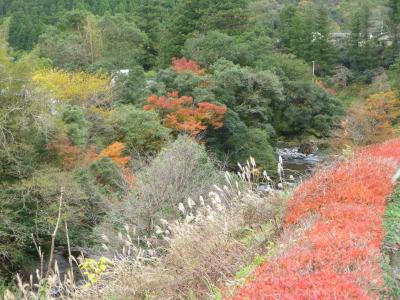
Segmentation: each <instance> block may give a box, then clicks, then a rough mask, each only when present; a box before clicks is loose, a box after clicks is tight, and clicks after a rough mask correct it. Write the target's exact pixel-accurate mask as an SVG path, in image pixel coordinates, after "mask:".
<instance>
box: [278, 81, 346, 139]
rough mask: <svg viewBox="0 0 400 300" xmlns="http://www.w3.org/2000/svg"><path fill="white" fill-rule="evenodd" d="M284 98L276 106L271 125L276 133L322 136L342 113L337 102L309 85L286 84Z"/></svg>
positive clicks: (334, 98)
mask: <svg viewBox="0 0 400 300" xmlns="http://www.w3.org/2000/svg"><path fill="white" fill-rule="evenodd" d="M285 96H286V97H285V100H284V101H282V102H280V103H278V104H277V106H276V109H275V112H276V113H275V115H274V122H273V124H274V127H275V129H276V130H277V131H278V133H280V134H287V135H302V134H304V133H311V134H315V135H317V136H326V135H329V132H330V130H331V129H332V127H334V126H337V124H338V117H340V116H341V115H343V114H344V108H343V105H342V103H341V102H340V101H339V99H337V98H336V97H334V96H332V95H330V94H328V93H327V92H326V91H324V90H322V89H321V88H319V87H317V86H315V85H314V84H312V83H295V82H291V83H288V84H287V86H286V95H285Z"/></svg>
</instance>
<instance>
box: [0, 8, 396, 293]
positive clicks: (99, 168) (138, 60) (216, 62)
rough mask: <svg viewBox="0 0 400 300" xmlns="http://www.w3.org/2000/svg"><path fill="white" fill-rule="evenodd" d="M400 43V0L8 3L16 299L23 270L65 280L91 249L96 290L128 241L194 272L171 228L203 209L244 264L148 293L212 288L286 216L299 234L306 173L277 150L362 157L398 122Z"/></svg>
mask: <svg viewBox="0 0 400 300" xmlns="http://www.w3.org/2000/svg"><path fill="white" fill-rule="evenodd" d="M399 54H400V1H398V0H379V1H373V0H368V1H366V0H357V1H354V0H353V1H351V0H343V1H339V0H318V1H317V0H316V1H311V0H308V1H307V0H302V1H295V0H230V1H211V0H29V1H25V0H0V99H1V102H0V185H1V189H0V220H1V222H0V295H1V294H2V293H3V291H5V290H6V288H7V290H12V291H13V292H16V291H17V290H19V292H20V293H21V290H24V291H25V288H22V289H21V284H22V283H21V284H20V285H19V288H18V282H17V281H16V274H17V273H19V274H20V276H21V277H22V279H21V282H28V281H29V274H36V273H35V272H36V271H35V270H36V268H39V269H41V271H40V276H36V277H39V278H36V277H35V278H36V279H34V280H33V281H34V282H37V283H38V284H39V286H41V287H43V289H44V290H45V292H44V293H47V294H51V293H53V292H54V288H53V289H51V288H50V286H51V284H50V283H49V282H51V280H50V279H49V278H50V277H49V276H50V275H52V274H54V271H55V267H54V260H55V259H54V258H53V254H54V253H57V251H59V253H61V252H62V253H64V254H62V255H64V256H66V257H68V258H71V257H72V255H71V251H72V252H74V253H75V254H76V253H80V252H82V253H84V254H85V255H86V256H88V257H89V258H88V259H89V261H88V260H86V261H85V260H83V262H81V263H80V264H79V263H78V264H79V266H80V270H81V271H82V273H84V274H81V275H82V276H83V278H84V279H86V280H87V281H89V283H90V284H89V286H92V285H93V284H95V282H96V281H97V280H98V279H100V274H101V273H102V272H103V271H104V270H105V269H106V268H108V267H109V266H108V267H105V266H99V265H100V262H99V260H98V261H97V263H96V267H93V266H92V267H88V265H90V262H91V260H90V259H92V258H91V257H93V261H94V262H96V258H99V257H103V256H104V257H115V256H116V253H119V251H120V250H121V249H122V248H124V247H127V245H128V246H129V247H128V248H129V249H131V250H132V249H133V248H135V249H136V248H137V249H139V248H140V249H144V250H143V251H147V252H146V254H144V257H145V258H146V259H147V258H149V257H156V261H157V263H154V261H152V263H150V265H152V266H153V263H154V264H155V265H157V266H158V268H161V267H160V264H161V265H162V266H163V267H164V266H165V265H167V266H166V267H165V269H164V271H165V272H166V273H168V271H166V270H168V268H169V267H171V264H172V265H173V267H174V268H175V269H173V270H175V271H176V272H179V269H185V268H186V269H187V268H189V269H190V267H189V266H188V265H180V264H179V263H177V262H176V261H175V259H176V257H179V255H177V253H174V255H175V256H174V255H173V254H171V253H170V252H169V251H170V250H165V248H168V247H167V246H166V245H167V244H168V243H169V240H170V238H169V237H166V236H167V235H168V234H171V232H172V230H170V229H168V230H166V231H168V234H165V232H164V231H163V230H164V229H163V230H161V228H163V227H162V224H164V223H165V222H174V221H177V222H178V221H179V222H181V221H182V222H183V223H185V224H186V225H188V224H191V223H193V222H197V221H198V220H197V219H196V218H195V216H196V215H197V214H198V212H199V211H200V209H197V208H196V206H199V205H203V206H204V207H203V208H207V209H206V210H207V211H208V212H207V215H208V216H209V215H212V213H210V211H211V210H214V209H215V210H216V211H217V212H222V211H224V214H223V216H224V217H223V218H225V219H223V220H224V221H223V222H222V221H221V219H218V218H217V219H218V220H219V221H218V222H220V223H218V226H219V227H218V226H217V225H215V228H218V230H220V231H218V234H219V235H218V234H216V235H215V237H220V238H221V239H222V240H224V242H225V243H227V244H218V243H220V242H221V240H218V241H211V238H210V245H213V246H210V245H209V246H208V248H209V249H214V248H210V247H216V248H221V249H222V248H223V249H224V250H223V251H225V252H223V251H222V250H221V251H222V252H221V253H222V254H221V256H223V257H225V258H226V264H229V266H232V268H228V267H227V269H223V268H221V269H223V271H218V272H215V269H216V268H215V266H213V271H210V270H209V269H207V266H205V267H204V268H205V269H206V270H203V269H202V270H201V271H200V270H198V269H194V270H191V273H190V274H189V275H188V274H186V275H187V277H185V279H182V280H183V282H179V283H177V282H176V281H174V282H173V284H172V283H171V282H170V281H168V280H166V279H165V278H164V279H165V280H164V279H162V280H161V279H160V282H162V284H164V286H162V284H161V283H160V285H158V286H157V285H156V284H155V283H154V284H155V285H156V286H157V287H155V288H154V289H152V290H151V291H150V292H149V289H147V288H144V289H145V290H144V291H139V292H137V294H135V297H136V296H138V297H139V298H140V297H142V298H143V297H147V296H149V297H150V296H152V295H153V296H154V298H155V299H157V297H159V296H160V294H159V293H160V290H161V291H162V290H163V289H164V290H166V291H168V293H169V296H170V298H171V299H177V298H179V299H180V298H185V299H186V298H190V297H191V296H193V299H197V298H196V297H198V298H199V299H203V298H206V296H205V295H206V294H207V293H206V292H205V290H207V289H209V288H210V286H212V287H214V286H216V285H220V284H221V282H223V284H225V283H226V281H229V278H232V277H233V276H234V275H235V272H237V271H239V269H240V266H243V265H245V264H248V263H250V262H251V260H252V259H254V257H255V253H256V252H258V251H264V250H265V243H264V244H263V243H260V244H258V242H257V243H256V244H257V247H255V246H254V245H255V244H254V243H253V244H252V247H249V245H248V244H246V243H247V242H249V239H250V238H248V236H247V234H249V232H251V234H259V231H258V229H259V228H261V229H262V230H261V231H263V230H264V229H265V226H264V225H265V224H264V223H265V220H266V219H268V220H274V222H272V221H271V224H272V225H271V224H270V223H268V224H269V225H268V226H271V228H273V229H271V230H270V231H268V232H269V235H268V237H267V238H266V239H271V243H272V239H274V238H276V236H277V235H278V234H279V233H280V232H281V230H282V226H283V225H282V224H281V222H280V221H277V220H278V219H279V218H281V217H282V216H283V212H282V210H284V203H285V201H284V200H283V198H285V199H286V198H287V193H289V191H290V188H291V185H287V184H286V183H284V179H285V178H284V177H285V174H284V173H285V172H284V170H283V169H282V164H283V162H282V158H281V157H279V156H278V155H277V154H276V153H277V152H276V149H277V148H279V147H294V146H295V147H298V148H300V149H305V150H304V151H305V152H310V153H311V152H312V153H313V152H315V149H318V148H319V149H322V150H324V151H326V152H327V153H329V154H330V155H337V154H338V153H342V150H343V149H345V150H344V152H343V153H345V154H346V153H347V154H348V153H349V152H352V149H353V148H355V147H358V146H366V145H369V144H373V143H379V142H383V141H386V140H387V139H389V138H393V137H395V136H396V135H397V133H398V125H399V117H400V100H399V93H398V89H399V88H400V83H399V79H398V78H399V76H400V59H399ZM308 149H311V150H308ZM310 153H307V154H310ZM250 158H251V159H250ZM249 159H250V160H249ZM256 165H257V166H256ZM225 172H226V173H225ZM237 172H239V173H240V175H236V174H237ZM246 172H250V173H246ZM249 174H250V175H249ZM226 180H228V182H229V184H227V183H226ZM242 181H244V182H242ZM253 181H254V182H253ZM234 182H236V183H234ZM224 185H225V186H224ZM228 185H229V187H228ZM219 186H220V187H219ZM260 186H262V187H263V188H265V186H267V187H268V189H271V190H274V191H275V192H276V193H278V191H279V196H276V195H275V194H274V195H275V196H273V197H272V198H273V199H274V201H275V200H276V199H280V200H279V203H280V205H281V206H279V205H277V204H276V203H275V202H274V201H273V204H271V203H270V202H268V201H270V200H271V199H272V198H271V197H270V198H268V197H267V198H263V197H261V196H259V195H258V194H257V193H256V191H258V190H259V187H260ZM215 189H217V190H218V192H221V193H222V191H223V193H224V195H225V196H224V197H225V198H223V197H220V196H218V197H216V196H215V195H216V194H215V193H214V191H215ZM230 189H232V190H230ZM247 189H249V190H250V191H251V193H250V194H251V195H252V196H249V197H248V198H246V197H245V196H243V195H247V193H246V192H245V191H246V190H247ZM228 190H229V192H228ZM210 192H211V193H210ZM218 192H217V193H218ZM275 192H272V193H275ZM209 193H210V195H211V196H210V197H211V198H212V199H213V200H212V201H211V200H210V201H211V202H212V204H210V205H208V204H207V201H206V203H205V204H204V199H203V198H202V197H201V196H203V197H207V195H209ZM212 193H214V194H212ZM282 193H283V194H284V196H282ZM274 197H275V198H274ZM219 198H223V199H222V200H221V199H219ZM231 198H232V201H230V200H229V199H231ZM188 199H190V200H188ZM215 199H217V200H215ZM249 199H252V200H251V201H250V202H251V205H250V204H249V203H248V202H246V201H247V200H249ZM255 199H256V200H255ZM266 199H268V200H266ZM382 199H385V198H382ZM382 199H380V200H382ZM245 200H246V201H245ZM253 200H254V201H255V202H252V201H253ZM281 200H282V201H281ZM257 201H258V202H257ZM263 201H267V202H268V203H264V202H263ZM271 201H272V200H271ZM382 201H383V200H382ZM242 202H243V203H242ZM183 203H184V205H183ZM255 203H256V204H255ZM260 203H264V204H263V205H261V206H260ZM379 203H380V204H379V205H381V202H379ZM221 207H223V208H221ZM243 207H246V208H243ZM261 207H262V208H261ZM271 207H272V208H271ZM228 208H229V209H228ZM225 209H227V210H226V211H228V210H229V213H228V212H226V211H225ZM257 211H258V212H257ZM249 216H251V217H249ZM254 216H257V217H254ZM227 220H230V221H231V220H237V223H229V222H228V223H226V224H228V225H226V226H227V228H228V229H227V230H222V229H221V228H222V227H221V226H222V225H221V224H223V223H224V222H225V221H226V222H227ZM213 224H214V223H213ZM210 226H211V225H210ZM126 228H129V230H128V229H126ZM196 228H197V227H196ZM215 228H214V229H215ZM257 228H258V229H257ZM207 229H208V230H210V232H209V235H207V236H206V237H209V236H212V235H213V234H212V229H211V228H210V227H209V228H207ZM160 230H161V231H160ZM188 230H189V229H188ZM190 230H194V229H190ZM196 230H198V229H196ZM215 230H217V229H215ZM229 230H232V232H234V233H232V232H231V231H229ZM268 230H269V229H268ZM125 231H126V234H127V236H129V238H126V239H125V240H123V239H122V238H121V237H118V233H120V232H125ZM128 231H129V232H128ZM272 231H273V233H272ZM191 232H192V233H193V231H191ZM228 232H229V234H228ZM254 232H256V233H254ZM263 232H264V231H263ZM264 233H265V232H264ZM264 233H263V234H264ZM245 235H246V236H245ZM178 236H179V234H178ZM183 236H184V235H180V238H182V240H174V241H175V242H176V243H177V244H176V245H175V244H174V245H172V246H171V245H169V246H170V247H169V248H168V249H181V248H182V247H183V246H182V245H183V244H185V243H188V245H189V244H190V243H189V242H188V241H187V240H184V239H183ZM187 236H188V237H191V236H192V235H190V234H188V235H187ZM238 236H240V238H238ZM244 236H245V237H244ZM251 237H252V239H254V240H257V241H258V238H259V237H258V236H257V237H254V236H253V235H251ZM231 238H233V239H234V240H233V241H232V240H231ZM105 240H107V243H106V244H107V245H103V243H105ZM244 240H246V242H244ZM133 241H135V242H133ZM253 242H254V241H253ZM124 243H125V245H124ZM179 243H182V244H179ZM192 243H194V242H193V241H192ZM132 245H135V247H133V246H132ZM179 245H180V246H179ZM104 246H106V247H104ZM192 246H193V245H192ZM225 246H226V247H225ZM153 247H155V248H156V250H154V249H153ZM174 247H176V248H174ZM188 247H189V246H188ZM268 247H269V246H268ZM105 248H106V249H105ZM194 248H195V247H194ZM194 248H193V249H194ZM208 248H207V249H208ZM71 249H72V250H71ZM124 249H125V248H124ZM137 249H136V250H137ZM160 249H161V250H160ZM193 249H191V250H192V251H193ZM245 249H247V250H245ZM249 249H251V251H250V250H249ZM260 249H262V250H260ZM125 250H126V249H125ZM125 250H124V251H125ZM136 250H135V251H136ZM214 250H215V249H214ZM214 250H213V251H212V253H218V251H216V250H215V251H214ZM132 251H133V250H132ZM205 251H206V250H205ZM210 251H211V250H210ZM236 251H239V252H240V253H242V255H239V256H240V257H235V258H233V253H235V252H236ZM189 252H190V251H189ZM189 252H187V253H189ZM42 253H44V254H43V256H41V255H42ZM65 253H67V254H65ZM129 253H130V252H129ZM135 253H136V254H137V252H135ZM138 253H141V255H142V254H143V253H142V252H140V251H139V252H138ZM187 253H186V254H187ZM207 253H208V252H207ZM124 254H126V253H124ZM136 254H135V255H136ZM62 255H61V256H62ZM137 255H139V254H137ZM207 255H211V253H208V254H207ZM54 256H55V255H54ZM117 256H118V255H117ZM40 257H41V259H40ZM118 257H119V256H118ZM166 257H167V258H168V259H170V260H169V261H168V263H169V265H168V264H167V263H165V261H163V260H164V259H165V258H166ZM196 259H197V260H196ZM196 259H194V258H191V257H188V258H187V261H194V260H196V261H201V262H202V263H204V264H205V265H207V263H206V262H207V261H212V260H210V258H209V257H206V256H204V257H201V258H199V257H196ZM214 259H215V257H214ZM171 260H172V261H173V262H171ZM40 261H42V263H40ZM160 261H162V262H160ZM216 261H218V259H216ZM164 263H165V265H163V264H164ZM215 263H216V262H215ZM69 264H72V262H71V260H69ZM199 264H201V263H199ZM118 266H120V265H118ZM147 266H148V265H145V266H141V267H143V268H144V269H146V268H147ZM103 267H104V270H103V269H101V268H103ZM114 267H115V266H114ZM93 268H94V269H93ZM96 268H97V269H96ZM100 269H101V270H100ZM161 269H162V268H161ZM161 269H156V271H154V272H155V273H159V270H161ZM186 269H185V270H186ZM99 270H100V271H99ZM113 270H118V267H115V268H114V269H113ZM141 270H142V271H143V274H146V273H145V272H144V270H143V269H141ZM120 271H121V270H120ZM121 272H122V271H121ZM161 273H162V272H161ZM93 274H94V275H93ZM199 274H201V275H199ZM36 275H37V274H36ZM85 276H86V277H85ZM150 277H151V276H150ZM139 279H140V280H139ZM135 280H137V282H136V283H137V284H138V285H140V286H141V287H147V286H148V285H146V284H149V282H148V281H146V284H142V283H143V281H141V280H143V278H135ZM163 280H164V281H163ZM185 280H186V281H185ZM43 282H46V284H44V285H43V284H42V283H43ZM41 284H42V285H41ZM44 286H46V288H44ZM60 290H61V288H60ZM30 291H31V292H34V293H36V292H37V291H38V288H37V287H35V288H32V289H31V290H30ZM39 291H40V289H39ZM70 292H71V290H68V293H70ZM107 292H109V291H107ZM114 292H115V291H112V293H114ZM119 292H121V291H119ZM16 293H18V292H16ZM57 293H58V292H57ZM21 295H22V294H21ZM115 295H118V293H117V292H115ZM131 295H133V294H131ZM53 296H54V295H53ZM55 296H57V295H55ZM69 296H71V294H69ZM25 297H28V296H27V295H25ZM46 297H47V296H46ZM221 297H222V296H221ZM28 298H29V297H28ZM146 299H147V298H146ZM191 299H192V298H191Z"/></svg>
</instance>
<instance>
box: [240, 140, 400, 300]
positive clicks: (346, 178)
mask: <svg viewBox="0 0 400 300" xmlns="http://www.w3.org/2000/svg"><path fill="white" fill-rule="evenodd" d="M399 146H400V140H392V141H389V142H387V143H385V144H382V145H377V146H372V147H369V148H365V149H362V150H359V151H357V153H358V155H357V157H356V158H355V159H353V160H351V161H344V162H338V163H336V164H335V165H333V166H331V167H329V168H326V169H325V170H322V171H320V172H318V173H317V174H315V175H314V176H313V177H312V178H311V179H310V180H308V181H307V182H305V183H303V184H302V185H301V186H300V187H299V188H298V189H297V190H296V191H295V193H294V195H293V197H292V198H291V199H290V201H289V208H288V213H287V215H286V219H285V220H286V221H285V222H286V225H285V226H286V230H287V231H290V230H292V229H293V226H299V224H300V220H301V219H303V218H305V217H307V216H308V215H310V214H313V215H315V216H316V218H314V223H313V224H312V226H311V227H310V228H309V229H308V230H305V231H304V232H303V234H302V236H301V237H300V238H299V239H298V241H297V242H295V243H294V245H292V242H291V241H290V240H289V241H285V240H283V241H282V242H283V243H285V242H286V245H285V249H286V250H285V252H284V253H283V254H282V255H280V256H278V257H276V258H275V259H272V260H271V261H270V262H267V263H265V264H264V265H262V266H260V267H259V268H258V269H257V270H256V271H255V274H254V275H255V280H254V281H252V282H248V283H247V284H246V285H245V286H244V287H242V288H241V289H240V290H239V291H238V292H237V294H236V296H235V297H234V298H233V299H299V300H300V299H304V300H305V299H371V298H372V299H378V298H379V291H380V289H382V288H383V286H384V282H383V272H382V270H381V267H380V259H381V257H380V246H381V242H382V240H383V237H384V234H385V233H384V229H383V226H382V218H383V215H384V211H385V204H386V199H387V197H388V196H389V194H390V193H391V192H392V189H393V184H392V182H391V177H392V175H393V174H394V172H395V170H396V163H394V162H393V160H392V159H396V160H398V161H400V147H399ZM388 158H389V159H388Z"/></svg>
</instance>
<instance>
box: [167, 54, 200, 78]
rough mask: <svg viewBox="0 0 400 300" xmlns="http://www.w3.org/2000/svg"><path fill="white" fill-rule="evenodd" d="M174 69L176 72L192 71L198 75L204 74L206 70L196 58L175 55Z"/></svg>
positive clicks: (173, 60)
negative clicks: (190, 58)
mask: <svg viewBox="0 0 400 300" xmlns="http://www.w3.org/2000/svg"><path fill="white" fill-rule="evenodd" d="M172 69H174V70H175V72H176V73H178V74H180V73H183V72H192V73H195V74H197V75H204V73H205V70H204V69H202V68H200V66H199V65H198V64H197V62H195V61H194V60H188V59H186V58H179V59H177V58H176V57H174V58H173V59H172Z"/></svg>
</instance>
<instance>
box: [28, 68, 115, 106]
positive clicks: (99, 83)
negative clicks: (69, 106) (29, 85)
mask: <svg viewBox="0 0 400 300" xmlns="http://www.w3.org/2000/svg"><path fill="white" fill-rule="evenodd" d="M32 80H33V82H34V83H36V84H37V85H38V86H39V87H40V88H42V89H43V90H45V91H47V92H50V93H51V95H52V96H53V97H54V98H55V99H56V100H60V101H66V102H71V103H75V104H85V103H87V102H91V103H98V102H104V101H108V100H109V99H110V97H109V96H110V94H111V85H110V80H111V79H110V77H109V76H106V75H99V74H95V75H93V74H88V73H85V72H74V73H70V72H66V71H63V70H56V69H43V70H40V71H37V72H35V73H34V74H33V76H32Z"/></svg>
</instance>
